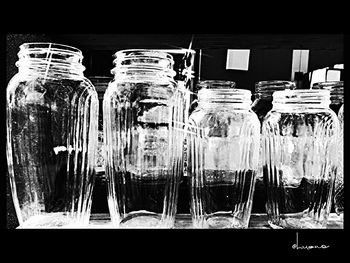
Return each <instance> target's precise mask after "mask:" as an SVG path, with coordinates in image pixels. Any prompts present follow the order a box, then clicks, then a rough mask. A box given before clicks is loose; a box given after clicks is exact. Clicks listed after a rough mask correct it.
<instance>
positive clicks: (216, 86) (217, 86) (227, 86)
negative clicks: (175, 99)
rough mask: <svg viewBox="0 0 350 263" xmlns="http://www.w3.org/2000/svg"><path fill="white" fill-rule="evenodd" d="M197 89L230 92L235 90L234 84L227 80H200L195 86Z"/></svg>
mask: <svg viewBox="0 0 350 263" xmlns="http://www.w3.org/2000/svg"><path fill="white" fill-rule="evenodd" d="M197 87H198V88H197V89H207V90H210V89H211V90H232V89H235V87H236V82H234V81H229V80H202V81H200V82H199V83H198V84H197ZM237 90H240V89H237Z"/></svg>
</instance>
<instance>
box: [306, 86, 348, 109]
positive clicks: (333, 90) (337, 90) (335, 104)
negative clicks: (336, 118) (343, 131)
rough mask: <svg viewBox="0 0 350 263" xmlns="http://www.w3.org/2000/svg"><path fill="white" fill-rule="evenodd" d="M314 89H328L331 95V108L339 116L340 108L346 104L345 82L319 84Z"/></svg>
mask: <svg viewBox="0 0 350 263" xmlns="http://www.w3.org/2000/svg"><path fill="white" fill-rule="evenodd" d="M312 89H326V90H329V91H330V94H331V104H330V106H329V107H330V108H331V110H333V111H334V112H335V113H336V114H338V112H339V109H340V107H341V106H342V105H343V103H344V81H327V82H318V83H315V84H314V85H313V86H312Z"/></svg>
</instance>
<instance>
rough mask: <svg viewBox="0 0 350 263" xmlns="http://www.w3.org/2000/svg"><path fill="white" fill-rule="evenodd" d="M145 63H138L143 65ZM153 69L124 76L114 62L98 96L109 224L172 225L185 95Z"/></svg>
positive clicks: (181, 164) (182, 132)
mask: <svg viewBox="0 0 350 263" xmlns="http://www.w3.org/2000/svg"><path fill="white" fill-rule="evenodd" d="M145 55H150V54H149V53H147V52H146V54H145ZM150 59H152V60H156V59H157V57H156V56H155V57H152V58H150ZM141 62H142V61H138V62H137V63H141ZM148 62H149V60H148V59H147V60H144V61H143V63H145V67H147V63H148ZM138 66H139V67H141V66H140V65H138ZM123 70H124V69H123ZM141 70H142V67H141ZM158 70H161V69H154V71H153V72H151V73H152V74H148V73H147V72H146V73H145V74H139V72H133V73H131V75H132V76H129V75H123V73H122V72H121V71H119V68H118V66H117V67H116V68H115V70H114V72H115V73H116V75H115V80H114V81H113V82H111V83H110V84H109V86H108V88H107V91H106V93H105V95H104V101H103V112H104V124H103V128H104V141H105V150H106V175H107V181H108V205H109V210H110V214H111V218H112V222H113V224H114V226H115V227H128V228H170V227H173V225H174V221H175V214H176V205H177V193H178V185H179V182H180V176H181V175H182V167H183V163H182V162H183V161H182V158H183V157H182V156H183V155H182V150H183V140H184V138H183V137H184V117H185V115H184V109H185V105H184V103H185V95H184V93H183V92H182V90H180V89H178V88H177V86H176V83H175V82H174V81H173V80H172V79H171V78H168V77H166V76H165V75H162V74H160V75H158V77H157V72H156V71H158ZM126 71H128V70H127V69H126ZM122 75H123V76H122Z"/></svg>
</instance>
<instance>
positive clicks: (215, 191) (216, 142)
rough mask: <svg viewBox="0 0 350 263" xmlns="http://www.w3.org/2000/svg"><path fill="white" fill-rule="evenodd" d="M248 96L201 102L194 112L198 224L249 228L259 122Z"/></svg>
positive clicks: (191, 136)
mask: <svg viewBox="0 0 350 263" xmlns="http://www.w3.org/2000/svg"><path fill="white" fill-rule="evenodd" d="M246 100H247V99H246V98H245V96H244V95H242V97H241V101H240V102H237V101H236V102H235V103H232V101H231V100H228V103H223V102H220V103H217V102H214V103H209V104H205V103H201V102H200V101H199V105H200V106H199V107H198V108H197V109H196V110H195V111H194V112H193V113H192V114H191V116H190V119H189V133H188V137H187V144H188V145H187V147H188V170H187V174H188V176H189V182H190V185H189V187H190V191H191V214H192V219H193V225H194V227H196V228H247V227H248V224H249V219H250V213H251V208H252V197H253V193H254V185H255V176H256V171H257V165H258V153H259V140H260V124H259V120H258V118H257V116H256V114H255V113H253V112H252V111H251V110H250V109H249V103H247V101H246ZM249 100H250V99H249Z"/></svg>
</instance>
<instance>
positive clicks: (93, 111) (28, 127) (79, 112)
mask: <svg viewBox="0 0 350 263" xmlns="http://www.w3.org/2000/svg"><path fill="white" fill-rule="evenodd" d="M18 57H19V60H18V62H17V63H16V65H17V67H18V73H17V74H16V75H15V76H14V77H13V78H12V79H11V80H10V82H9V84H8V87H7V161H8V173H9V176H10V182H11V190H12V197H13V201H14V206H15V209H16V213H17V217H18V221H19V224H20V227H23V228H51V227H82V226H86V225H87V224H88V223H89V217H90V209H91V201H92V200H91V195H92V190H93V185H94V165H95V149H96V145H97V123H98V122H97V118H98V99H97V93H96V91H95V88H94V86H93V85H92V84H91V82H90V81H89V80H88V79H86V78H85V77H84V75H83V71H84V69H85V68H84V66H83V65H82V59H83V56H82V53H81V51H80V50H78V49H76V48H74V47H69V46H65V45H60V44H54V43H26V44H23V45H21V46H20V51H19V53H18Z"/></svg>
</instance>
